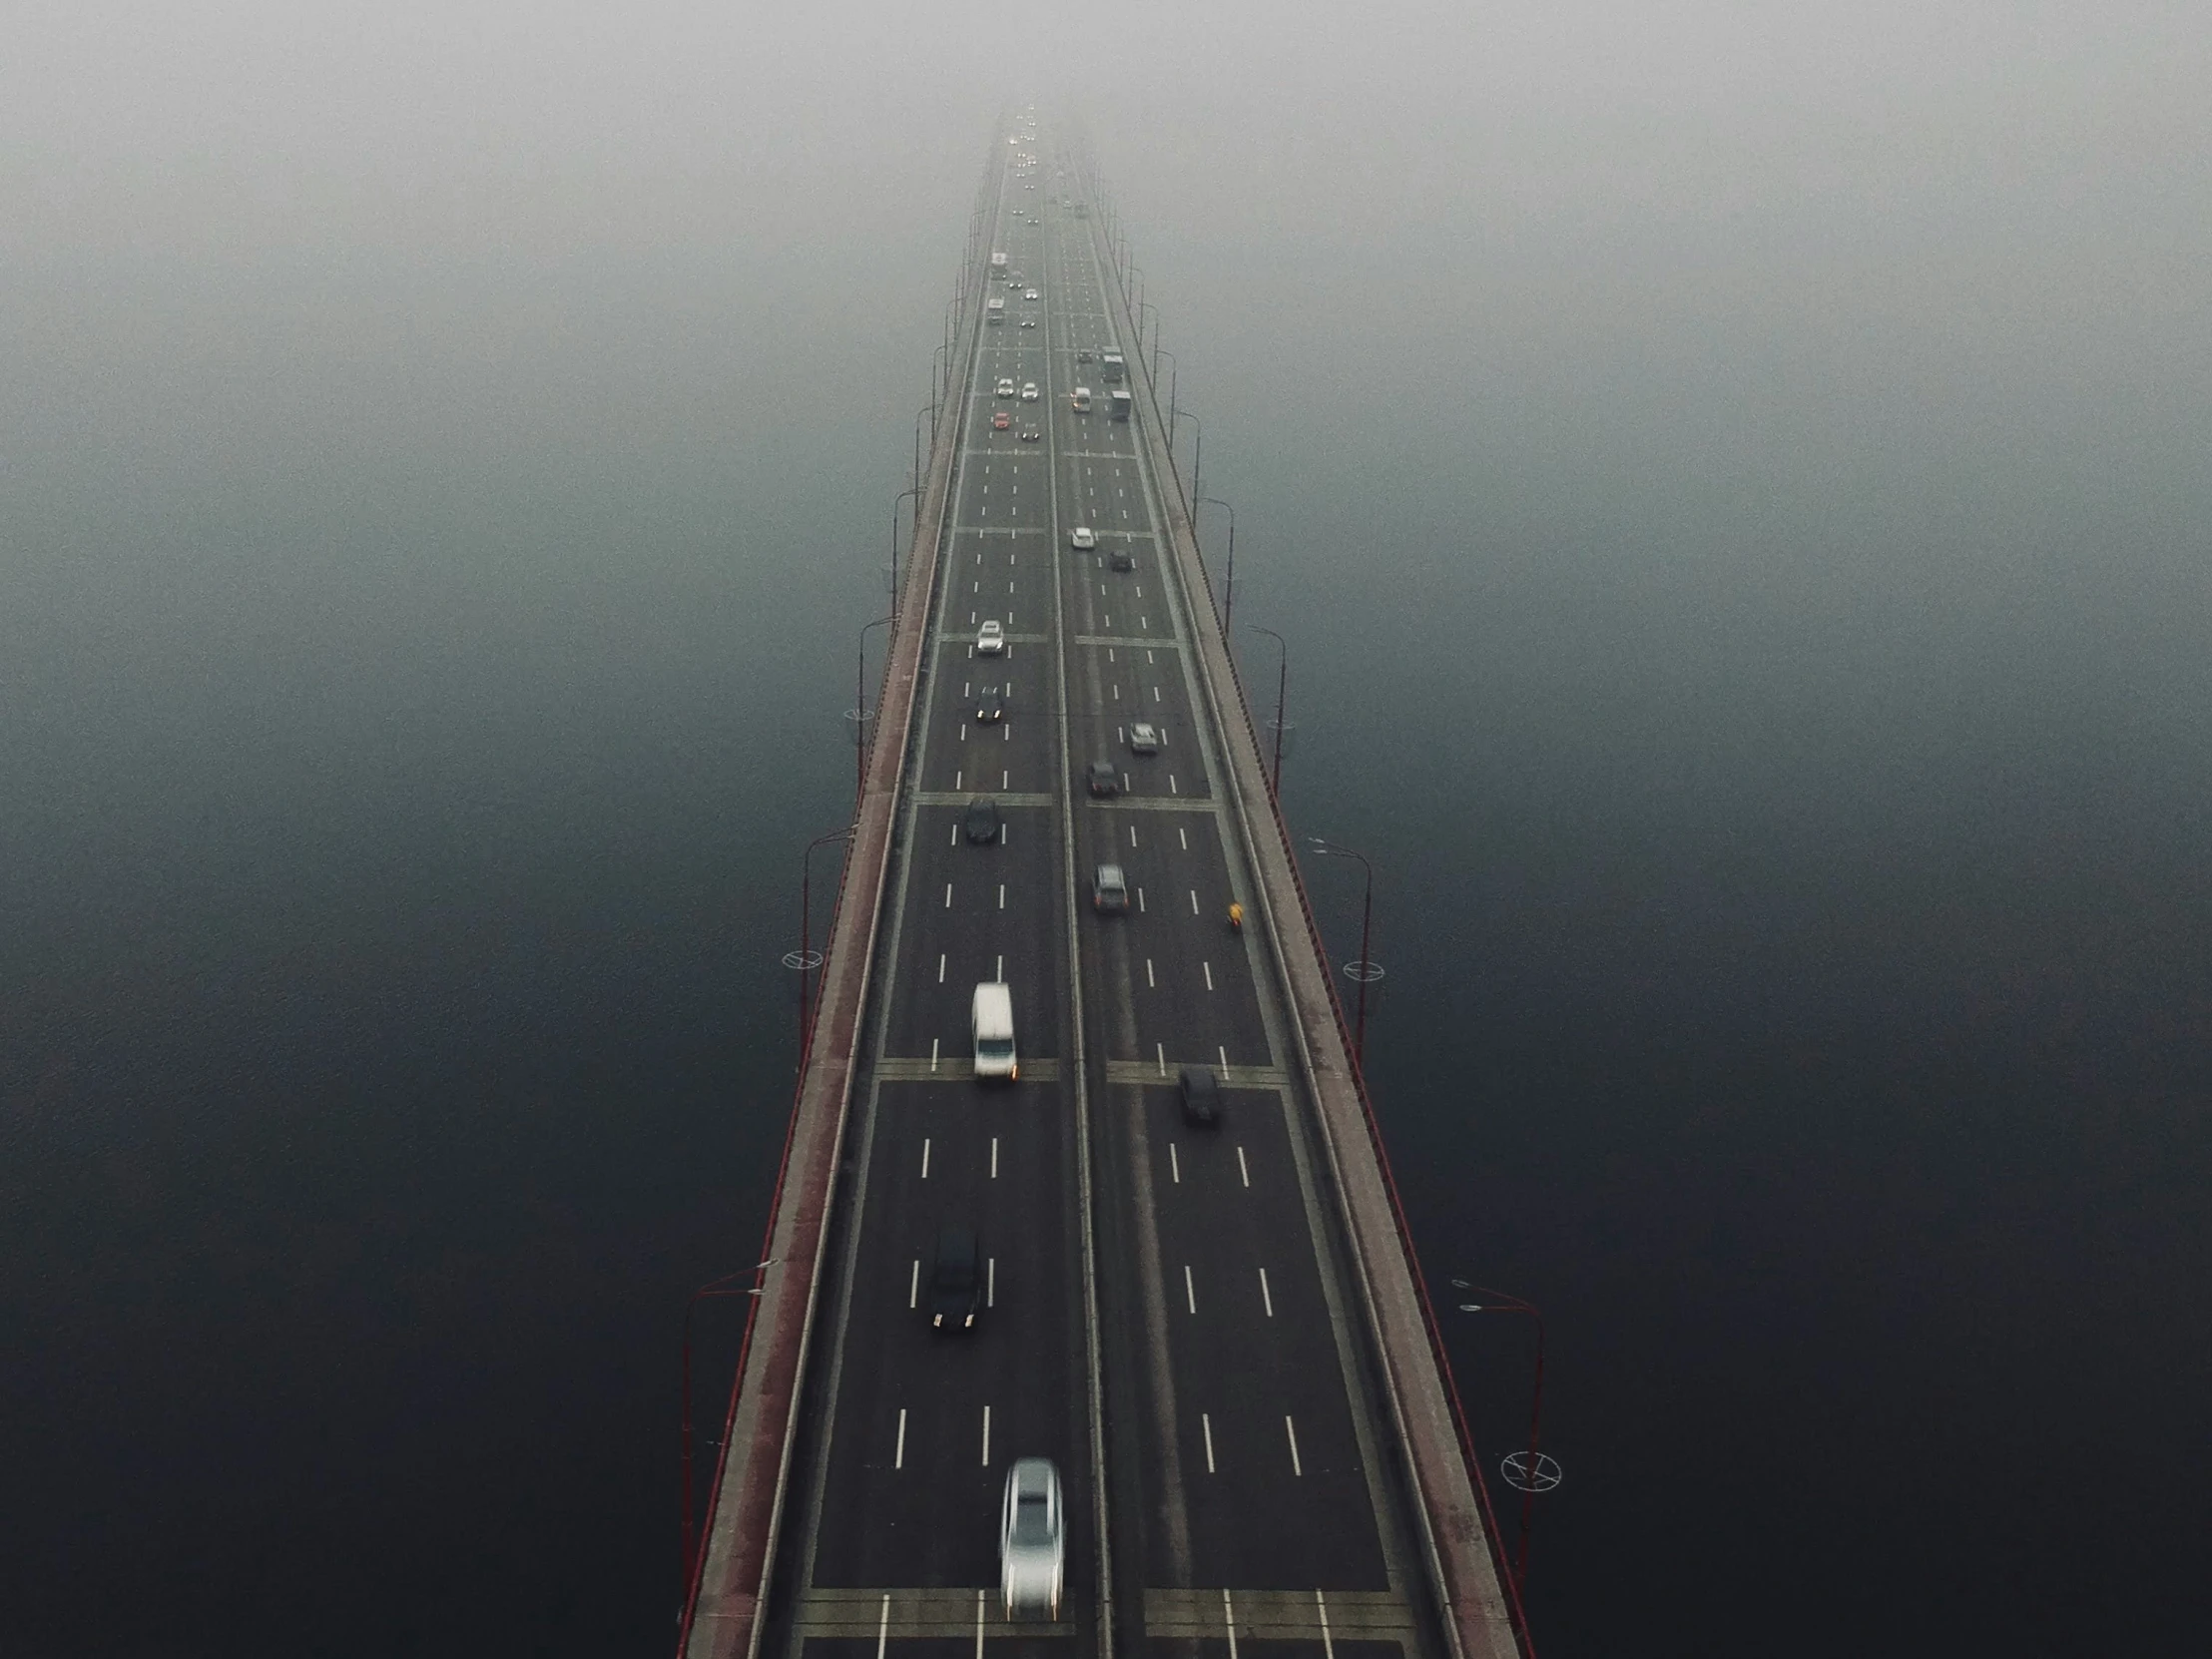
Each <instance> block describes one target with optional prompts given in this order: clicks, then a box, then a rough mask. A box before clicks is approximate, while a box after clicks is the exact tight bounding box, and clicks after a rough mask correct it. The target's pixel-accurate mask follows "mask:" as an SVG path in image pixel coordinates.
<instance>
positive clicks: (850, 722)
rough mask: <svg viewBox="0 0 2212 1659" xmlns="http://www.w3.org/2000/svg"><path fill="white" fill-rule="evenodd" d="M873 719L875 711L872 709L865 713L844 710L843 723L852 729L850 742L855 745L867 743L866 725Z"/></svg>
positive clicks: (856, 710)
mask: <svg viewBox="0 0 2212 1659" xmlns="http://www.w3.org/2000/svg"><path fill="white" fill-rule="evenodd" d="M874 718H875V711H874V710H872V709H870V710H868V711H866V712H865V713H862V712H861V711H860V710H858V709H847V710H845V712H844V723H845V724H846V725H847V726H849V727H851V728H852V741H853V742H854V743H855V744H860V743H865V742H867V723H868V722H869V721H871V720H873V719H874Z"/></svg>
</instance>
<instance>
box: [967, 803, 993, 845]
mask: <svg viewBox="0 0 2212 1659" xmlns="http://www.w3.org/2000/svg"><path fill="white" fill-rule="evenodd" d="M960 822H961V824H962V825H963V826H965V827H966V830H967V838H968V839H969V840H971V841H975V842H977V843H978V844H980V843H982V842H984V841H995V840H996V839H998V803H997V802H995V801H993V800H992V799H991V798H990V797H989V796H987V795H978V796H975V797H973V798H972V799H971V800H970V801H969V802H968V804H967V812H966V813H965V814H964V815H963V816H962V818H961V820H960Z"/></svg>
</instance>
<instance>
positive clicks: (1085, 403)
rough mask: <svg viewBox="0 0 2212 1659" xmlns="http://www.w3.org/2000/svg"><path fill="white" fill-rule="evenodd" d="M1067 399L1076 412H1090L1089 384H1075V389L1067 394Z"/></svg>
mask: <svg viewBox="0 0 2212 1659" xmlns="http://www.w3.org/2000/svg"><path fill="white" fill-rule="evenodd" d="M1068 401H1069V402H1070V403H1073V404H1074V405H1075V412H1076V413H1077V414H1089V413H1090V412H1091V388H1090V387H1089V386H1077V387H1076V388H1075V390H1073V391H1072V392H1070V393H1069V394H1068Z"/></svg>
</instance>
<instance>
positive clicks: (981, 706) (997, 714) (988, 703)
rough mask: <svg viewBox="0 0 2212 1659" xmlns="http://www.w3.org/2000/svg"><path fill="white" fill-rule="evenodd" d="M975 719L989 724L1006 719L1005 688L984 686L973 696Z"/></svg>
mask: <svg viewBox="0 0 2212 1659" xmlns="http://www.w3.org/2000/svg"><path fill="white" fill-rule="evenodd" d="M975 718H976V719H977V720H980V721H982V722H984V723H985V724H989V723H991V722H994V721H1001V720H1004V719H1005V718H1006V688H1005V687H1003V686H985V687H984V688H983V689H982V690H981V691H979V692H977V693H976V694H975Z"/></svg>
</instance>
